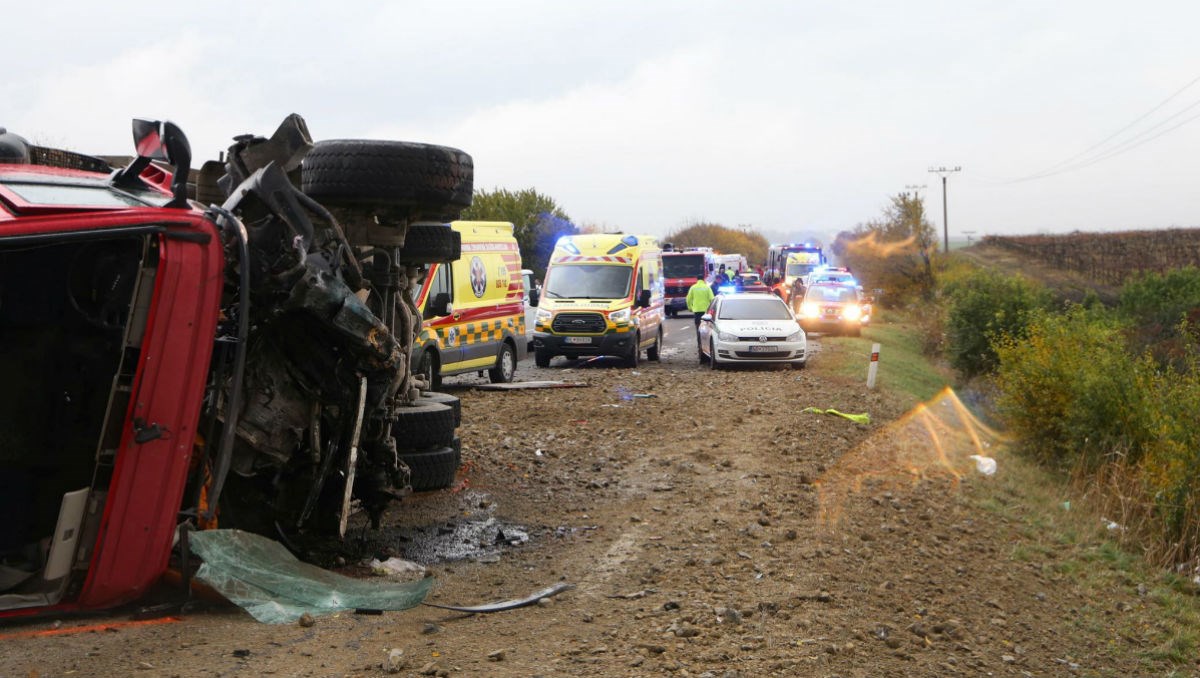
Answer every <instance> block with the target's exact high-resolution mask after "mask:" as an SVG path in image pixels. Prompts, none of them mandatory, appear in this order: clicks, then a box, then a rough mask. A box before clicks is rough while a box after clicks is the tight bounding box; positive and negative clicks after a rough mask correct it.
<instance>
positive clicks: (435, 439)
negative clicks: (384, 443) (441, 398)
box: [392, 399, 456, 450]
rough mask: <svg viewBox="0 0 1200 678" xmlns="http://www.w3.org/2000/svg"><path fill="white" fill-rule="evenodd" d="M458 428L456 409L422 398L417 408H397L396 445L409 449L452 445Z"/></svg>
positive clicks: (415, 406) (404, 406)
mask: <svg viewBox="0 0 1200 678" xmlns="http://www.w3.org/2000/svg"><path fill="white" fill-rule="evenodd" d="M455 428H456V426H455V424H454V408H452V407H450V406H449V405H443V404H442V403H437V402H422V401H421V399H418V400H417V404H416V405H401V406H400V407H397V408H396V423H395V425H394V426H393V429H392V430H393V431H394V432H395V434H396V442H398V443H400V444H401V445H403V446H404V447H405V448H407V449H412V450H420V449H424V448H427V447H440V446H442V445H449V444H450V441H451V440H453V439H454V429H455Z"/></svg>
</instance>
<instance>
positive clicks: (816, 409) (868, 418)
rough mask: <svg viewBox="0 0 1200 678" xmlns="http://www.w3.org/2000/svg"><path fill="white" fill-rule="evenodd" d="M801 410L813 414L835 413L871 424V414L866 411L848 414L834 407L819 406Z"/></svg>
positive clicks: (857, 422)
mask: <svg viewBox="0 0 1200 678" xmlns="http://www.w3.org/2000/svg"><path fill="white" fill-rule="evenodd" d="M800 411H801V412H812V413H813V414H833V415H837V416H839V417H842V418H844V419H849V420H850V421H852V422H854V423H856V424H870V423H871V415H869V414H867V413H866V412H863V413H862V414H847V413H846V412H839V411H838V410H835V409H833V408H829V409H827V410H823V409H821V408H819V407H806V408H804V409H803V410H800Z"/></svg>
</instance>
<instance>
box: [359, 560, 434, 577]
mask: <svg viewBox="0 0 1200 678" xmlns="http://www.w3.org/2000/svg"><path fill="white" fill-rule="evenodd" d="M370 566H371V571H372V572H374V573H375V574H377V575H380V576H383V577H389V576H392V577H394V576H403V577H407V576H409V575H417V576H419V577H423V576H425V566H424V565H421V564H420V563H414V562H412V561H411V560H404V559H403V558H388V559H387V560H383V561H380V560H378V559H376V558H372V559H371V563H370Z"/></svg>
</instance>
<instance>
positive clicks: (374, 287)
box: [0, 116, 473, 618]
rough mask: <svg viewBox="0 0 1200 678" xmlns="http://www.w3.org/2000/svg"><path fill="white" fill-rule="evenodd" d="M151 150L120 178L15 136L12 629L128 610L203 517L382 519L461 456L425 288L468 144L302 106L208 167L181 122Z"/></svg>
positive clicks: (149, 136)
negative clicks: (348, 127) (418, 295)
mask: <svg viewBox="0 0 1200 678" xmlns="http://www.w3.org/2000/svg"><path fill="white" fill-rule="evenodd" d="M134 141H135V145H136V148H137V153H138V156H137V157H136V158H135V159H133V160H132V161H131V162H130V163H129V164H128V165H126V166H124V167H120V168H116V169H114V168H112V167H110V166H109V165H108V163H106V162H104V161H102V160H100V159H97V158H93V157H89V156H84V155H79V154H75V153H70V152H66V151H61V150H57V149H50V148H44V147H39V146H36V145H32V144H29V143H27V142H26V141H25V140H24V139H22V138H21V137H19V136H17V135H15V134H11V133H7V132H5V131H4V130H3V129H0V342H2V344H3V350H0V372H2V373H3V374H4V375H5V380H4V381H5V383H4V386H5V387H4V389H2V390H0V394H2V395H0V399H2V406H0V441H2V443H0V515H3V516H4V520H3V521H0V618H3V617H17V616H30V615H34V614H39V613H46V612H51V613H56V614H57V613H62V612H70V611H79V610H89V609H99V608H104V607H111V606H114V605H118V604H121V603H125V602H128V601H131V600H133V599H135V598H137V597H139V596H140V595H141V594H142V593H143V592H144V591H145V590H146V589H147V588H148V587H149V586H150V585H151V584H152V583H154V582H155V581H156V580H157V578H158V577H159V576H160V575H161V573H162V572H163V571H164V570H165V568H166V567H167V563H168V558H169V556H170V553H171V550H172V545H173V544H174V543H176V542H179V541H181V536H182V542H183V543H184V544H186V534H187V528H189V527H197V528H200V529H203V528H205V527H211V526H214V525H216V524H218V523H219V525H220V526H221V527H239V528H242V529H248V530H253V531H256V532H260V533H263V534H267V535H270V536H272V537H274V538H277V539H279V540H281V541H283V542H284V543H285V544H288V545H289V546H291V547H293V548H295V546H296V545H297V544H303V543H304V542H305V540H306V539H310V538H318V537H320V538H328V537H330V536H333V537H336V536H338V535H344V534H345V531H346V529H347V523H348V520H349V519H350V515H351V513H354V512H358V511H361V512H362V513H363V514H364V515H365V516H366V517H367V518H368V519H369V520H370V521H371V522H372V523H373V524H375V525H376V526H377V525H378V523H379V520H380V519H381V517H382V515H383V513H384V511H385V509H386V508H387V506H388V505H389V504H390V503H392V502H394V501H396V500H398V499H400V498H402V497H404V496H405V495H406V494H407V493H409V492H410V491H411V482H410V480H411V478H412V473H414V472H420V471H421V469H422V467H423V465H425V464H428V463H431V460H437V462H436V463H439V464H444V463H445V460H446V459H447V458H449V456H453V458H454V459H455V463H457V458H458V457H457V455H458V450H459V442H458V438H457V437H456V436H455V428H456V426H457V425H458V421H459V409H458V402H457V399H455V398H453V397H452V396H447V395H445V394H431V393H429V392H428V391H427V389H428V386H429V385H428V384H426V383H424V382H423V380H422V378H421V377H419V376H414V374H413V372H412V370H411V367H410V362H411V351H412V346H413V340H414V338H415V337H416V335H417V333H418V332H419V331H420V328H421V317H420V314H419V313H418V312H417V310H416V308H415V307H414V305H413V301H412V295H411V294H410V291H411V290H412V289H413V288H414V287H415V286H416V285H418V283H419V281H420V279H421V277H422V275H423V274H424V271H425V269H426V266H427V265H428V264H429V263H432V262H444V261H451V260H454V259H456V258H458V256H459V253H460V241H459V236H458V233H456V232H455V231H453V230H452V229H451V228H449V227H448V226H447V225H446V223H445V222H447V221H450V220H452V219H454V218H456V217H457V216H458V214H459V213H460V212H461V211H462V210H463V209H464V208H465V207H467V206H469V205H470V202H471V196H472V178H473V166H472V160H471V157H470V156H469V155H467V154H466V153H464V152H462V151H460V150H457V149H454V148H449V147H445V146H434V145H427V144H414V143H406V142H398V141H368V140H332V141H321V142H317V143H314V142H313V141H312V139H311V137H310V135H309V132H308V128H307V126H306V124H305V122H304V120H303V119H301V118H300V117H299V116H290V117H289V118H287V119H286V120H285V121H284V123H283V124H282V125H280V127H279V129H278V130H276V132H275V133H274V134H273V135H272V136H271V137H270V138H265V137H260V136H254V135H242V136H238V137H235V142H234V144H233V146H231V148H230V149H229V153H228V154H227V156H226V158H225V160H224V162H216V161H210V162H208V163H205V164H204V165H203V167H202V168H201V169H200V171H199V172H198V173H192V172H190V171H189V167H190V164H191V150H190V146H189V144H188V141H187V139H186V137H185V136H184V134H183V132H182V131H181V130H180V129H179V128H178V127H177V126H175V125H174V124H172V123H170V122H159V121H144V120H135V121H134ZM189 175H194V176H195V181H194V183H189ZM447 450H450V451H452V452H453V455H448V453H447ZM181 526H182V527H181Z"/></svg>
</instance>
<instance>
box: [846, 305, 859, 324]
mask: <svg viewBox="0 0 1200 678" xmlns="http://www.w3.org/2000/svg"><path fill="white" fill-rule="evenodd" d="M842 317H843V318H845V319H846V320H858V319H859V318H861V317H862V308H861V307H859V306H858V305H857V304H847V305H846V308H843V309H842Z"/></svg>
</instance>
